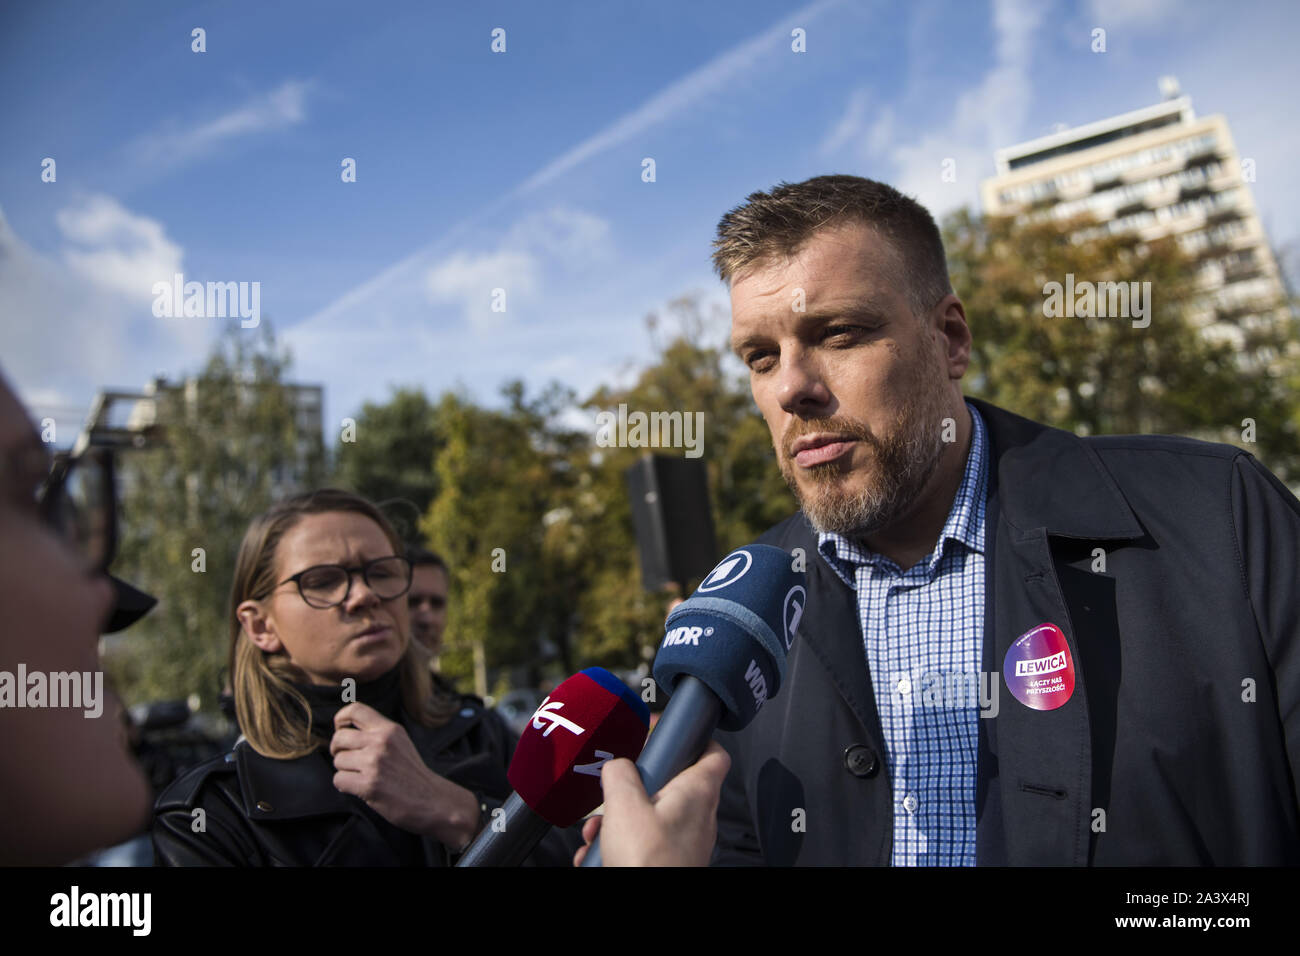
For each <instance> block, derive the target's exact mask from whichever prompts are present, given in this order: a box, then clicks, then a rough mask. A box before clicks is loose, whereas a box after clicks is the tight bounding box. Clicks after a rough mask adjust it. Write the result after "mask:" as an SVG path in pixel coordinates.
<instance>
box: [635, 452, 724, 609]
mask: <svg viewBox="0 0 1300 956" xmlns="http://www.w3.org/2000/svg"><path fill="white" fill-rule="evenodd" d="M624 474H625V475H626V476H627V487H628V495H629V496H630V498H631V502H632V523H633V525H635V527H636V543H637V551H638V552H639V554H640V557H641V583H642V585H643V586H644V587H645V589H646V590H647V591H657V590H659V589H660V588H662V587H664V586H665V585H668V584H680V585H681V586H682V587H683V588H685V586H686V582H687V581H689V580H690V579H691V578H694V577H699V576H702V575H704V574H706V573H708V572H709V571H710V570H712V568H713V566H714V565H715V564H716V563H717V559H718V545H717V541H716V539H715V538H714V534H713V510H712V509H711V508H710V507H709V479H708V474H707V472H705V470H704V461H703V459H700V458H671V457H668V456H666V455H644V456H642V458H641V460H640V461H638V462H637V463H636V464H635V465H633V466H632V467H631V468H629V469H627V471H625V472H624ZM682 596H683V597H685V596H686V595H685V594H683V595H682Z"/></svg>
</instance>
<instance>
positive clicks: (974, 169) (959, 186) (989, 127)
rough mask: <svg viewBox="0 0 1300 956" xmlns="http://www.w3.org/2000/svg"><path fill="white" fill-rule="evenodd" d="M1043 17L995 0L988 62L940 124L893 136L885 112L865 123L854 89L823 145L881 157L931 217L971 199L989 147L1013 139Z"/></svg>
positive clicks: (863, 104) (989, 164) (988, 160)
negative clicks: (949, 164)
mask: <svg viewBox="0 0 1300 956" xmlns="http://www.w3.org/2000/svg"><path fill="white" fill-rule="evenodd" d="M1043 16H1044V10H1043V8H1042V7H1041V6H1039V5H1037V4H1034V3H1032V2H1030V0H995V2H994V4H993V28H994V34H995V50H994V64H993V66H992V68H991V69H990V70H989V71H988V72H987V73H986V74H985V76H984V79H983V80H982V81H981V82H980V83H978V84H977V85H976V86H974V87H973V88H971V89H968V90H967V91H966V92H964V93H962V94H961V95H960V96H959V97H958V98H957V101H956V105H955V107H954V108H953V111H952V114H951V117H950V119H949V120H948V122H947V124H946V125H945V126H941V127H938V128H934V129H931V130H929V131H927V132H925V133H923V134H921V135H920V136H919V137H917V138H915V139H913V140H912V141H910V142H899V141H898V138H897V137H898V133H897V132H896V129H895V125H896V124H895V115H894V112H893V110H892V109H891V108H889V107H882V108H881V110H880V113H879V115H878V116H877V117H876V118H875V120H874V121H873V122H868V113H869V110H868V99H867V97H866V96H865V94H864V93H863V92H862V91H858V92H855V93H854V94H853V95H852V96H851V97H850V99H849V102H848V105H847V106H846V108H845V111H844V113H843V114H842V115H841V117H840V118H839V120H837V121H836V124H835V126H834V127H833V128H832V129H831V131H830V132H829V133H828V134H827V136H826V138H825V139H824V140H823V146H824V147H825V149H826V150H827V151H828V152H829V151H834V150H838V149H848V150H851V154H852V155H853V156H854V157H855V158H857V159H859V160H868V159H870V160H876V161H879V160H882V159H883V160H885V161H887V162H888V163H889V164H890V165H892V166H893V168H894V169H895V171H896V172H895V175H894V176H893V177H892V179H891V180H890V181H891V183H892V184H893V185H894V186H895V187H896V188H897V189H898V190H899V191H901V192H903V193H906V194H908V195H914V196H916V197H917V199H918V200H919V201H920V202H921V203H922V205H924V206H925V207H926V208H927V209H929V210H930V212H931V213H933V214H934V215H935V216H936V217H939V216H941V215H942V214H943V213H945V212H947V211H949V210H952V209H954V208H956V207H957V206H960V205H962V204H970V205H978V202H979V183H980V180H981V179H983V178H985V177H986V176H989V175H992V173H993V154H994V152H995V150H996V149H997V148H998V147H1000V146H1005V145H1007V144H1008V143H1012V142H1015V141H1016V140H1017V138H1018V137H1019V135H1020V131H1021V130H1022V129H1023V128H1024V123H1025V118H1026V117H1027V115H1028V113H1029V106H1030V102H1031V99H1032V96H1033V91H1034V84H1033V82H1032V76H1031V67H1032V60H1033V50H1034V35H1035V33H1036V32H1037V31H1038V29H1039V27H1040V25H1041V23H1042V19H1043ZM891 144H892V145H891ZM945 160H952V161H953V168H954V169H955V172H956V178H955V181H953V182H946V181H945V180H944V178H943V172H944V168H945V166H944V163H945Z"/></svg>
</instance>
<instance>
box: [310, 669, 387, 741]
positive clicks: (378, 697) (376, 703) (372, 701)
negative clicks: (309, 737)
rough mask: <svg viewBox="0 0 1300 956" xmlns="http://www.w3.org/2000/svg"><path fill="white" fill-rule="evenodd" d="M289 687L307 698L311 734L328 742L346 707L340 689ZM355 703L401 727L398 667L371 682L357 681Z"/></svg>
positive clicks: (313, 685)
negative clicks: (339, 715)
mask: <svg viewBox="0 0 1300 956" xmlns="http://www.w3.org/2000/svg"><path fill="white" fill-rule="evenodd" d="M293 686H294V687H295V688H296V689H297V690H298V691H300V692H301V693H302V695H303V696H304V697H306V698H307V704H308V706H309V707H311V728H312V734H313V735H314V736H318V737H323V738H325V739H326V740H328V739H329V738H330V737H331V736H333V734H334V716H335V715H336V714H337V713H338V712H339V711H340V710H342V709H343V708H344V707H345V706H347V704H348V703H350V701H344V700H343V687H342V685H340V684H334V685H330V686H322V685H319V684H297V683H295V684H294V685H293ZM349 696H352V695H349ZM356 700H357V701H358V702H360V703H362V704H366V705H368V706H370V707H373V708H374V709H375V710H377V711H379V712H380V713H381V714H383V715H384V716H385V717H387V718H388V719H389V720H392V721H396V722H397V723H399V724H400V723H404V721H403V720H402V674H401V667H400V666H398V667H394V668H393V669H392V670H390V671H388V672H387V673H384V674H381V675H380V676H379V677H376V678H375V679H374V680H372V681H366V682H365V683H362V682H360V681H358V682H357V687H356Z"/></svg>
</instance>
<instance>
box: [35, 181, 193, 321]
mask: <svg viewBox="0 0 1300 956" xmlns="http://www.w3.org/2000/svg"><path fill="white" fill-rule="evenodd" d="M54 221H55V222H56V223H57V225H58V227H59V231H60V232H62V233H63V237H64V239H66V240H68V242H70V243H74V244H75V245H72V246H67V247H65V248H64V250H63V260H64V262H66V263H67V265H68V267H69V268H71V269H72V270H73V271H75V272H78V273H80V274H81V275H83V276H85V277H86V278H88V279H90V280H91V281H92V282H95V283H97V284H99V285H102V286H105V287H106V288H108V289H111V290H112V291H114V292H117V293H119V294H121V295H123V296H125V297H126V298H128V299H131V300H134V301H150V300H151V299H152V297H153V294H152V292H151V291H150V290H151V289H152V288H153V284H154V283H155V282H158V281H160V280H165V281H171V278H172V276H173V275H175V274H176V273H178V272H181V271H182V270H181V260H182V250H181V247H180V246H178V245H177V244H176V243H174V242H172V241H171V240H170V239H168V238H167V233H166V230H165V229H164V228H163V225H162V223H160V222H158V220H156V219H150V218H148V217H146V216H137V215H135V214H133V213H131V212H128V211H127V210H126V209H125V208H123V206H122V205H121V203H119V202H118V201H117V200H116V199H113V198H112V197H111V196H103V195H98V196H89V197H87V198H85V199H84V200H82V201H81V202H80V203H79V204H77V205H74V206H69V207H67V208H65V209H61V210H59V212H58V213H56V214H55V217H54Z"/></svg>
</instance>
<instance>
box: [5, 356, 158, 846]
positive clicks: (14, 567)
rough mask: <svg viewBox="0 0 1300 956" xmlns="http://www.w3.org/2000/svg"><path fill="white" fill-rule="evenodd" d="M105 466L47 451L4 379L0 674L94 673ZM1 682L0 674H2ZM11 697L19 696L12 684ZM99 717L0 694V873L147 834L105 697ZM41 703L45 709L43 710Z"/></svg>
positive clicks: (108, 521) (114, 705)
mask: <svg viewBox="0 0 1300 956" xmlns="http://www.w3.org/2000/svg"><path fill="white" fill-rule="evenodd" d="M112 487H113V486H112V467H111V458H110V457H109V456H108V454H107V453H101V452H99V451H93V452H91V453H87V454H83V455H78V456H75V457H74V456H63V457H62V458H60V459H58V460H56V461H55V463H54V467H53V468H51V461H50V455H49V451H48V449H47V447H46V446H45V445H44V444H43V443H42V442H41V440H40V438H39V436H38V435H37V433H36V431H35V429H33V427H32V424H31V421H30V419H29V418H28V416H27V414H26V412H25V411H24V409H23V407H22V405H21V404H20V403H19V401H18V399H17V397H16V396H15V395H14V393H13V392H12V391H11V390H10V388H9V386H8V383H7V382H6V381H5V380H4V379H3V377H0V542H3V547H0V597H2V598H3V600H4V605H5V607H6V608H7V611H6V614H5V622H4V624H3V625H0V673H2V674H4V675H9V677H8V680H10V681H12V680H13V679H14V676H15V675H16V674H18V673H19V665H23V670H24V672H25V673H26V674H27V675H28V678H29V680H30V678H31V675H33V674H38V673H39V674H43V675H46V678H47V680H48V679H49V675H71V674H78V675H84V674H94V673H98V672H99V671H100V662H99V656H98V642H99V635H100V633H101V632H102V631H104V630H105V629H106V624H107V623H108V622H109V621H110V618H111V617H112V615H113V612H114V610H115V606H116V600H115V591H114V588H113V586H112V584H111V583H110V579H109V578H108V577H107V575H106V574H105V573H104V572H105V569H106V568H107V567H108V563H109V562H110V561H111V560H112V557H113V542H114V539H115V536H116V535H115V507H114V496H113V493H112ZM0 679H3V678H0ZM10 688H11V690H12V691H13V692H14V694H18V693H24V692H25V691H26V688H22V687H17V686H16V684H10ZM104 697H105V700H104V701H103V702H102V707H100V708H99V712H98V714H96V715H94V716H88V714H87V712H86V709H85V708H82V707H57V706H42V707H28V706H23V707H18V706H15V705H16V703H17V701H16V699H12V700H11V699H8V698H6V697H3V696H2V695H0V701H2V702H3V704H4V706H2V707H0V794H3V797H2V798H0V808H2V810H3V812H0V865H15V864H18V865H28V864H57V863H65V862H67V861H69V860H72V859H75V858H77V857H79V856H81V855H82V854H84V853H86V852H88V851H91V850H95V849H98V848H100V847H105V846H109V845H112V844H115V843H119V842H121V841H122V840H125V839H126V838H128V837H130V836H131V835H132V834H133V833H136V832H138V831H139V830H140V829H142V828H143V827H145V826H147V824H148V820H149V785H148V783H147V781H146V780H145V778H144V775H143V774H142V773H141V771H140V768H139V766H138V765H137V764H136V763H135V761H134V760H133V759H132V758H131V756H130V754H129V753H128V752H127V748H126V746H125V741H124V739H123V735H122V734H121V732H120V729H119V728H120V724H119V719H118V714H119V710H120V704H119V702H118V701H117V698H116V697H115V696H114V695H113V694H112V692H111V691H108V690H106V691H105V694H104ZM47 703H48V702H47Z"/></svg>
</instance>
